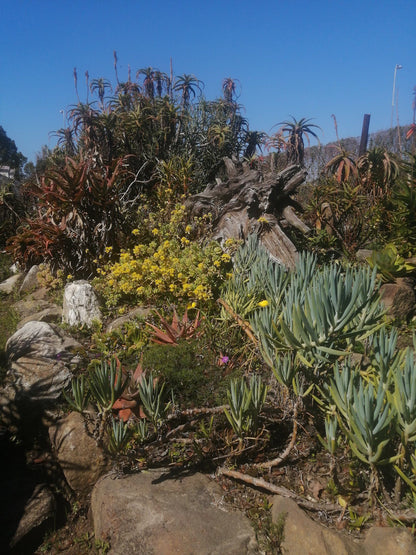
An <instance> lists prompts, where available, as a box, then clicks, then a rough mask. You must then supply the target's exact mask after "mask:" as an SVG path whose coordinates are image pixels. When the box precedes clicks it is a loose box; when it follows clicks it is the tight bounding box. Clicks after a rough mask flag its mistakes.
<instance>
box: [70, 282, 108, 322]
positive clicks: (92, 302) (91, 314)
mask: <svg viewBox="0 0 416 555" xmlns="http://www.w3.org/2000/svg"><path fill="white" fill-rule="evenodd" d="M94 320H98V321H101V311H100V306H99V302H98V298H97V295H96V294H95V291H94V289H93V287H92V285H91V284H90V283H88V281H85V280H79V281H74V282H72V283H69V284H68V285H67V286H66V287H65V291H64V303H63V314H62V321H63V322H65V323H67V324H69V325H70V326H83V325H85V326H88V327H90V326H91V325H92V323H93V321H94Z"/></svg>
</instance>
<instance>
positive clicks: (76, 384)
mask: <svg viewBox="0 0 416 555" xmlns="http://www.w3.org/2000/svg"><path fill="white" fill-rule="evenodd" d="M71 393H72V396H69V395H68V394H67V393H66V392H65V391H64V392H63V395H64V397H65V400H66V401H67V403H68V404H69V406H70V407H71V408H73V409H74V410H76V411H77V412H81V413H82V412H84V410H85V409H86V408H87V405H88V400H89V389H88V383H87V380H86V379H85V376H84V375H81V376H79V377H78V378H74V379H73V380H72V381H71Z"/></svg>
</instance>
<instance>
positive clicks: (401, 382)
mask: <svg viewBox="0 0 416 555" xmlns="http://www.w3.org/2000/svg"><path fill="white" fill-rule="evenodd" d="M391 375H392V376H393V383H394V389H393V390H392V391H387V395H388V398H389V401H390V404H391V405H392V407H394V409H395V411H396V418H397V428H398V431H399V433H400V438H401V442H402V445H403V447H404V448H405V449H406V448H407V446H408V444H409V443H414V442H415V441H416V362H415V354H414V352H412V351H411V350H410V349H407V351H406V354H405V360H404V365H403V368H397V367H396V368H395V370H394V372H392V374H391Z"/></svg>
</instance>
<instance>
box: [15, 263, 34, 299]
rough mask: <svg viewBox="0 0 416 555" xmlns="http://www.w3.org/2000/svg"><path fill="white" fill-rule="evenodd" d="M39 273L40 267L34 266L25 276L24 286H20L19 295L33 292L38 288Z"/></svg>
mask: <svg viewBox="0 0 416 555" xmlns="http://www.w3.org/2000/svg"><path fill="white" fill-rule="evenodd" d="M38 273H39V266H36V265H35V266H32V267H31V268H30V270H29V271H28V273H27V274H26V275H25V277H24V279H23V282H22V285H21V286H20V289H19V293H27V292H29V291H33V289H36V288H37V287H38V285H39V284H38Z"/></svg>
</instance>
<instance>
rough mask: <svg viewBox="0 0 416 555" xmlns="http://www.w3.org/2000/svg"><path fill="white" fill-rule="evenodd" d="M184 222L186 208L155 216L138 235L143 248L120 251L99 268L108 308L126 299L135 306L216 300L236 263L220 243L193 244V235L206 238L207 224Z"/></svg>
mask: <svg viewBox="0 0 416 555" xmlns="http://www.w3.org/2000/svg"><path fill="white" fill-rule="evenodd" d="M158 219H159V223H158ZM160 220H161V221H160ZM185 222H186V219H185V208H184V206H178V207H176V208H175V209H173V210H172V211H171V213H170V214H169V217H168V218H166V214H164V213H163V212H161V213H158V214H150V215H149V216H148V218H147V220H146V222H145V223H146V227H145V228H144V229H143V230H141V231H139V230H134V231H133V235H134V237H136V238H138V239H139V240H140V242H139V243H138V244H136V245H135V246H133V247H132V248H131V249H130V250H124V251H121V253H120V257H119V260H118V261H117V262H115V263H113V264H108V265H107V266H104V267H102V268H100V270H99V277H98V278H96V280H95V287H96V288H97V289H98V290H99V291H100V292H101V293H102V294H103V295H104V297H105V298H106V299H107V304H108V305H109V306H114V305H116V304H118V303H119V302H120V300H122V299H123V298H128V299H129V300H131V301H136V302H137V301H145V302H151V301H154V300H156V299H157V298H158V297H159V298H160V297H162V298H164V299H170V300H173V301H176V300H183V299H188V300H189V302H191V304H192V302H197V301H198V302H201V301H202V302H206V301H210V300H212V299H213V298H214V294H215V292H216V290H217V289H218V287H219V286H220V284H221V283H222V282H223V281H224V279H226V271H227V269H229V266H230V260H231V257H230V255H229V254H228V253H226V252H224V251H223V250H222V248H221V247H220V246H219V244H218V243H216V242H213V241H212V242H201V241H198V240H195V239H194V240H191V239H192V237H191V236H190V234H191V232H192V233H195V234H196V235H198V231H199V232H200V234H201V235H202V230H201V229H199V230H198V228H202V229H205V228H206V222H205V221H204V220H198V221H197V220H195V221H194V222H193V225H192V226H191V225H189V224H187V225H185ZM136 231H139V233H136Z"/></svg>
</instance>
